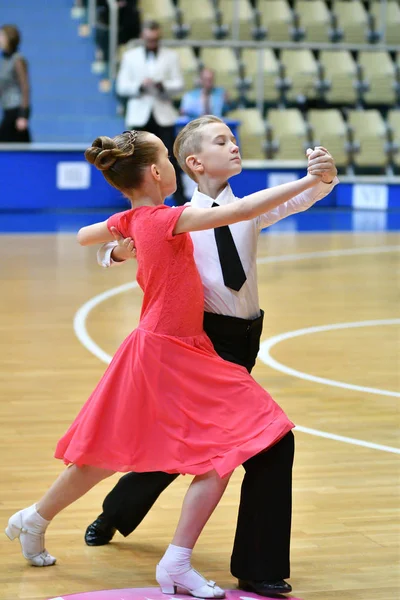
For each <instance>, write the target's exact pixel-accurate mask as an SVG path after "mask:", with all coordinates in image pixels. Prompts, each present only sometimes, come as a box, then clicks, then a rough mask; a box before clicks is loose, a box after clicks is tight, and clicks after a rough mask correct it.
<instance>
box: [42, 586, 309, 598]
mask: <svg viewBox="0 0 400 600" xmlns="http://www.w3.org/2000/svg"><path fill="white" fill-rule="evenodd" d="M188 598H191V596H186V595H183V594H175V595H170V594H163V593H162V592H161V591H160V589H159V588H151V587H149V588H131V589H124V590H102V591H99V592H82V593H80V594H68V595H67V596H57V598H51V600H188ZM254 598H255V599H257V600H260V598H263V600H268V598H266V597H265V596H258V595H257V594H253V593H251V592H244V591H242V590H226V600H247V599H249V600H253V599H254ZM280 598H282V599H284V598H287V600H300V599H299V598H294V596H280ZM270 600H276V598H275V599H274V598H271V599H270Z"/></svg>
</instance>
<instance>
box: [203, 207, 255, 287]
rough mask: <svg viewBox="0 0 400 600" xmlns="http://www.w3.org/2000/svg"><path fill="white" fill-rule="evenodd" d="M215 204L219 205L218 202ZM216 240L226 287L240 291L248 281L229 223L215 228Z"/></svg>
mask: <svg viewBox="0 0 400 600" xmlns="http://www.w3.org/2000/svg"><path fill="white" fill-rule="evenodd" d="M212 206H213V208H214V206H219V204H217V203H216V202H214V203H213V205H212ZM214 235H215V241H216V242H217V248H218V256H219V262H220V263H221V269H222V277H223V278H224V283H225V285H226V287H229V288H231V289H232V290H235V292H238V291H239V290H240V288H241V287H242V285H243V284H244V282H245V281H246V279H247V277H246V273H245V272H244V269H243V265H242V262H241V260H240V256H239V254H238V251H237V249H236V246H235V242H234V240H233V237H232V234H231V230H230V229H229V227H228V225H224V226H223V227H216V228H215V229H214Z"/></svg>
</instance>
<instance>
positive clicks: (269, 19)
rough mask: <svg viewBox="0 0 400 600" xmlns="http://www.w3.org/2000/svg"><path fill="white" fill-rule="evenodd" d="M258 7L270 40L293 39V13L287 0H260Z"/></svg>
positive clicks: (284, 40)
mask: <svg viewBox="0 0 400 600" xmlns="http://www.w3.org/2000/svg"><path fill="white" fill-rule="evenodd" d="M257 9H258V11H259V12H260V17H261V24H262V26H263V27H266V29H267V38H268V40H269V41H275V42H280V41H283V42H286V41H290V40H291V39H292V36H291V28H292V27H293V14H292V11H291V10H290V7H289V4H288V3H287V2H286V0H258V2H257Z"/></svg>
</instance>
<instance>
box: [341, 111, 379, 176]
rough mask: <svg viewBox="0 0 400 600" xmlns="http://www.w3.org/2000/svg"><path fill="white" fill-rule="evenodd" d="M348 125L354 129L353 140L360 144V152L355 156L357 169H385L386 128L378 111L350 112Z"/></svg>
mask: <svg viewBox="0 0 400 600" xmlns="http://www.w3.org/2000/svg"><path fill="white" fill-rule="evenodd" d="M348 123H349V125H350V126H351V127H352V128H353V129H354V139H355V140H356V141H357V142H359V143H360V152H358V153H357V154H356V155H355V160H354V162H355V164H356V166H359V167H363V168H366V167H382V168H383V167H385V166H386V164H387V155H386V153H385V145H386V142H387V135H386V126H385V122H384V120H383V118H382V115H381V113H380V112H379V111H378V110H351V111H349V118H348Z"/></svg>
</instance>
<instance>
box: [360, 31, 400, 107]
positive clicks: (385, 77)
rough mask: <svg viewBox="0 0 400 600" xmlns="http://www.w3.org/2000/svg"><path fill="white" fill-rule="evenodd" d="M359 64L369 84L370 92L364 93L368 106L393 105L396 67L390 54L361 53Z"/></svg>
mask: <svg viewBox="0 0 400 600" xmlns="http://www.w3.org/2000/svg"><path fill="white" fill-rule="evenodd" d="M399 36H400V30H399ZM358 62H359V63H360V65H361V66H362V68H363V72H364V79H366V80H367V81H368V82H369V90H368V91H366V92H365V93H364V100H365V102H366V104H388V105H393V104H394V102H395V100H396V94H395V89H394V81H395V66H394V63H393V61H392V60H391V58H390V56H389V54H388V53H387V52H385V51H374V52H360V53H359V56H358Z"/></svg>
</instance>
